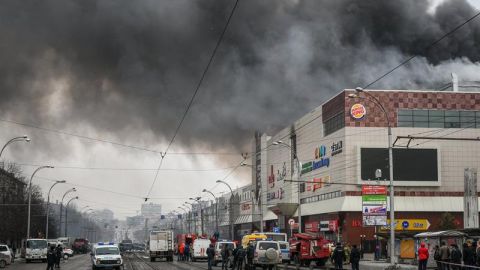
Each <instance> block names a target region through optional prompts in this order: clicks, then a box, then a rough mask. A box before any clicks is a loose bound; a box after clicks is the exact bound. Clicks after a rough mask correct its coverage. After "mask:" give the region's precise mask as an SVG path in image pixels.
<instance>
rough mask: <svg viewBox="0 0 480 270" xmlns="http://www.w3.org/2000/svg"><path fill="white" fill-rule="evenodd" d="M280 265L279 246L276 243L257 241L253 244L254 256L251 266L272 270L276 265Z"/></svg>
mask: <svg viewBox="0 0 480 270" xmlns="http://www.w3.org/2000/svg"><path fill="white" fill-rule="evenodd" d="M281 263H282V254H281V252H280V244H279V243H278V242H277V241H257V242H256V244H255V255H254V257H253V264H254V265H257V266H261V267H262V268H264V269H265V268H266V267H268V268H269V269H273V268H274V267H275V266H276V265H277V264H281Z"/></svg>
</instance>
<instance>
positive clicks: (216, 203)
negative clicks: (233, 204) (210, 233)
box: [202, 189, 218, 232]
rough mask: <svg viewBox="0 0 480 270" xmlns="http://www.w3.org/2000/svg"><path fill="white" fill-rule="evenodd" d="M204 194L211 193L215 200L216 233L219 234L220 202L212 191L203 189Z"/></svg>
mask: <svg viewBox="0 0 480 270" xmlns="http://www.w3.org/2000/svg"><path fill="white" fill-rule="evenodd" d="M202 192H206V193H209V194H210V195H212V196H213V198H214V199H215V232H218V201H217V197H216V196H215V194H213V193H212V192H211V191H210V190H207V189H203V190H202Z"/></svg>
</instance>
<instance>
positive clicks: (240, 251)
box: [236, 245, 247, 270]
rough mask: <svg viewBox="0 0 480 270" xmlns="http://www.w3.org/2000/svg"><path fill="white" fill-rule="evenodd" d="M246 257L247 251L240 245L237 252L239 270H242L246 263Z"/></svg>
mask: <svg viewBox="0 0 480 270" xmlns="http://www.w3.org/2000/svg"><path fill="white" fill-rule="evenodd" d="M245 255H247V254H246V250H245V249H244V248H243V246H242V245H240V247H239V248H238V251H237V268H236V269H237V270H242V268H243V262H244V261H245Z"/></svg>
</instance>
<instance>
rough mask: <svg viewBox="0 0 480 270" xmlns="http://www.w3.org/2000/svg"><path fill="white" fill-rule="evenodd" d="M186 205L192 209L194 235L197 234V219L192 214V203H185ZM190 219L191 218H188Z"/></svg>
mask: <svg viewBox="0 0 480 270" xmlns="http://www.w3.org/2000/svg"><path fill="white" fill-rule="evenodd" d="M185 204H186V205H190V207H191V208H192V211H191V213H192V216H193V232H194V233H196V232H197V219H196V218H195V213H193V204H192V203H189V202H185ZM190 219H192V217H191V218H190Z"/></svg>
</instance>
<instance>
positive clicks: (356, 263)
mask: <svg viewBox="0 0 480 270" xmlns="http://www.w3.org/2000/svg"><path fill="white" fill-rule="evenodd" d="M350 263H351V264H352V270H359V269H360V251H359V250H358V249H357V245H353V246H352V250H351V251H350Z"/></svg>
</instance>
